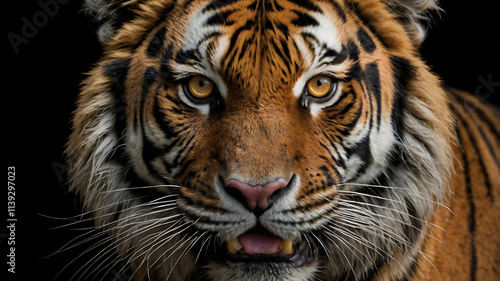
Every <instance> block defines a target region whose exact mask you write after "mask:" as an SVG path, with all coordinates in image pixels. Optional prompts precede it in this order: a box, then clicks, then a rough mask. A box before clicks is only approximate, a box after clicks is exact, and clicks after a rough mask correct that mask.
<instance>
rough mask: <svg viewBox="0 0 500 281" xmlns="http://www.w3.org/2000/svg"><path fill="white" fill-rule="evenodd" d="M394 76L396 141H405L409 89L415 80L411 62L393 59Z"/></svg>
mask: <svg viewBox="0 0 500 281" xmlns="http://www.w3.org/2000/svg"><path fill="white" fill-rule="evenodd" d="M391 66H392V71H393V76H394V101H393V103H392V112H391V120H392V126H393V131H394V134H395V137H396V139H399V140H400V141H402V140H403V134H404V126H403V124H404V118H403V117H404V110H405V107H406V96H407V91H406V89H407V87H408V84H409V82H410V81H411V80H413V79H414V78H415V72H414V69H413V66H412V65H411V64H410V62H409V61H408V60H407V59H405V58H402V57H395V56H393V57H391Z"/></svg>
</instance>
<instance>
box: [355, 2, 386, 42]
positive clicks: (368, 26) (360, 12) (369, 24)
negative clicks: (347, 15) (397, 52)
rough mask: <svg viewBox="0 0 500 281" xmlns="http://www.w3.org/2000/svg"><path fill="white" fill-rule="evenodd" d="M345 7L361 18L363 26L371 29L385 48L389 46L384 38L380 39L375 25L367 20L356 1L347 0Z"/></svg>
mask: <svg viewBox="0 0 500 281" xmlns="http://www.w3.org/2000/svg"><path fill="white" fill-rule="evenodd" d="M347 7H348V8H349V10H350V11H351V12H352V13H353V14H355V15H356V16H357V17H358V18H359V20H361V22H362V23H363V25H364V26H366V27H367V28H368V30H370V31H371V33H372V34H373V35H374V36H375V37H376V38H377V39H378V40H379V41H380V42H381V43H382V44H383V45H384V46H385V47H387V48H389V46H390V45H389V44H388V43H387V42H385V41H384V40H382V38H383V37H382V36H380V34H379V33H378V32H377V30H376V29H375V27H374V26H373V25H372V24H371V21H370V20H368V19H367V18H366V16H365V14H364V12H363V11H361V9H360V7H359V4H358V3H356V2H353V1H349V3H348V4H347Z"/></svg>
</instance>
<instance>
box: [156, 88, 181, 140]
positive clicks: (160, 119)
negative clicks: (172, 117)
mask: <svg viewBox="0 0 500 281" xmlns="http://www.w3.org/2000/svg"><path fill="white" fill-rule="evenodd" d="M163 87H164V89H165V92H166V91H167V87H166V86H163ZM160 98H161V97H160V95H157V96H156V98H155V104H154V107H153V116H154V118H155V120H156V123H157V124H158V125H159V126H160V129H161V130H162V132H163V133H164V134H165V135H166V136H167V137H168V138H172V137H174V136H176V134H175V128H174V127H172V126H170V124H168V123H167V121H166V120H165V113H164V112H163V111H162V109H161V108H160V105H159V99H160Z"/></svg>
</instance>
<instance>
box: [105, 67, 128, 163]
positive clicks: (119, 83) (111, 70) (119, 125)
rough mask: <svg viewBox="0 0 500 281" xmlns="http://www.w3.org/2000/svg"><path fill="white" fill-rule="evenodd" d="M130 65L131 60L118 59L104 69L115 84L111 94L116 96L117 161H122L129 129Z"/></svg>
mask: <svg viewBox="0 0 500 281" xmlns="http://www.w3.org/2000/svg"><path fill="white" fill-rule="evenodd" d="M130 63H131V59H117V60H114V61H112V62H111V63H109V64H107V65H105V66H103V68H102V69H103V72H104V73H105V74H106V75H107V76H109V77H111V78H112V79H113V84H112V85H111V92H112V93H113V96H114V102H113V111H114V113H115V114H114V115H115V124H114V126H113V130H114V134H115V135H116V138H117V139H118V144H117V148H116V150H115V153H113V158H114V159H117V160H119V159H122V157H123V156H124V152H125V150H124V149H125V148H124V145H123V141H124V137H125V134H126V127H127V122H126V119H127V118H126V117H127V102H126V97H125V93H126V89H125V79H126V78H127V73H128V70H129V68H130Z"/></svg>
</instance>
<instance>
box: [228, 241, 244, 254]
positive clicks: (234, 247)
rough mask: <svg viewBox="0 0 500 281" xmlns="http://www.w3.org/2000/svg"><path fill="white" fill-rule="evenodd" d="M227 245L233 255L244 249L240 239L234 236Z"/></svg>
mask: <svg viewBox="0 0 500 281" xmlns="http://www.w3.org/2000/svg"><path fill="white" fill-rule="evenodd" d="M226 246H227V251H228V252H229V253H230V254H232V255H234V254H237V253H238V252H239V251H240V250H241V249H243V246H241V244H240V242H239V241H238V238H234V239H233V240H231V241H227V242H226Z"/></svg>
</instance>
